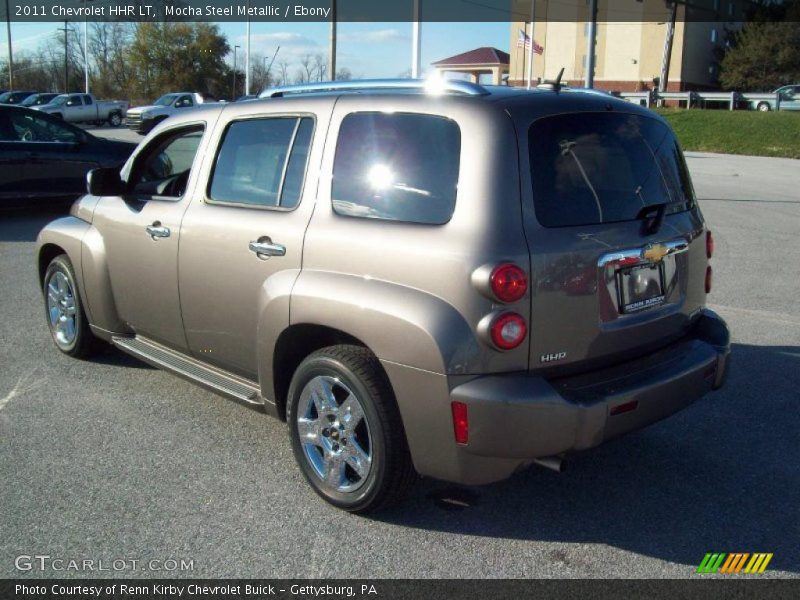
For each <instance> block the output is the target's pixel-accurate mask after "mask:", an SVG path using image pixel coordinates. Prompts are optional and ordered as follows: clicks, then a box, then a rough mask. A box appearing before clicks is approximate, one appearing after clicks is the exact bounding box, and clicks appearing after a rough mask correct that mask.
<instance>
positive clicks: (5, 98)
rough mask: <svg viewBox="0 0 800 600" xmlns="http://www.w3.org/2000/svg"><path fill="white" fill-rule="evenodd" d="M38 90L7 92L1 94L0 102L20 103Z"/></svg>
mask: <svg viewBox="0 0 800 600" xmlns="http://www.w3.org/2000/svg"><path fill="white" fill-rule="evenodd" d="M35 93H36V92H19V91H14V92H5V93H3V94H0V104H20V103H21V102H22V101H23V100H25V99H26V98H28V97H30V96H33V95H34V94H35Z"/></svg>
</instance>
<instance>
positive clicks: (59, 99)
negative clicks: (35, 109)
mask: <svg viewBox="0 0 800 600" xmlns="http://www.w3.org/2000/svg"><path fill="white" fill-rule="evenodd" d="M67 100H69V96H68V95H67V94H61V95H60V96H56V97H55V98H53V99H52V100H51V101H50V104H55V105H56V106H61V105H62V104H66V103H67Z"/></svg>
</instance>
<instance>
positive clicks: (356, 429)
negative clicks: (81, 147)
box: [38, 81, 730, 512]
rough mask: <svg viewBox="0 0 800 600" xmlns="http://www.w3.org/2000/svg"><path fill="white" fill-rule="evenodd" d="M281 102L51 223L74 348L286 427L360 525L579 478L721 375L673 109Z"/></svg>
mask: <svg viewBox="0 0 800 600" xmlns="http://www.w3.org/2000/svg"><path fill="white" fill-rule="evenodd" d="M262 96H263V98H262V99H260V100H254V101H251V102H242V103H235V104H219V105H210V106H208V107H205V108H198V109H191V110H187V111H184V113H182V114H180V115H177V116H175V117H173V118H171V119H168V120H167V121H165V122H163V123H161V124H159V125H158V126H157V127H156V128H155V129H154V130H153V131H152V132H151V133H150V134H149V135H148V136H147V138H145V140H144V141H143V142H142V143H141V144H140V145H139V147H138V149H137V150H136V151H135V153H134V154H133V155H132V157H131V158H130V159H129V160H128V162H127V163H126V164H125V166H124V168H123V169H122V170H121V172H120V171H119V170H115V169H98V170H95V171H93V172H92V173H91V174H90V176H89V178H88V195H86V196H84V197H83V198H81V199H80V200H78V201H77V202H76V204H75V205H74V206H73V208H72V211H71V215H70V216H68V217H65V218H62V219H58V220H56V221H54V222H52V223H50V224H49V225H48V226H47V227H46V228H45V229H44V230H43V231H42V232H41V234H40V236H39V240H38V269H39V276H40V280H41V285H42V290H43V292H44V298H45V304H46V316H47V323H48V325H49V327H50V331H51V332H52V336H53V339H54V341H55V343H56V345H57V347H58V348H59V349H60V350H61V351H62V352H65V353H66V354H69V355H72V356H75V357H85V356H88V355H89V353H90V352H91V351H92V350H93V349H95V348H96V346H97V343H98V342H99V341H105V342H108V343H111V344H113V345H115V346H117V347H118V348H120V349H121V350H123V351H125V352H127V353H130V354H132V355H133V356H136V357H138V358H140V359H142V360H144V361H146V362H148V363H150V364H152V365H155V366H157V367H160V368H163V369H167V370H169V371H172V372H174V373H175V374H177V375H180V376H182V377H184V378H186V379H189V380H191V381H193V382H195V383H198V384H200V385H202V386H205V387H206V388H208V389H211V390H213V391H215V392H217V393H219V394H221V395H223V396H226V397H229V398H232V399H236V400H238V401H241V402H245V403H251V404H257V405H259V406H261V407H263V409H264V410H265V411H266V412H267V413H269V414H270V415H273V416H276V417H278V418H281V419H285V420H286V421H287V423H288V431H289V438H290V440H291V444H292V447H293V450H294V454H295V457H296V459H297V462H298V465H299V467H300V469H301V470H302V472H303V474H304V475H305V477H306V479H307V480H308V482H309V483H310V485H311V486H312V487H313V488H314V490H315V491H316V492H317V493H318V494H320V495H321V496H322V497H323V498H325V499H326V500H327V501H329V502H331V503H332V504H334V505H336V506H339V507H341V508H344V509H347V510H350V511H353V512H366V511H370V510H374V509H378V508H380V507H383V506H385V505H387V504H388V503H390V502H392V501H394V500H396V499H397V498H399V497H401V495H402V492H403V491H404V490H405V489H406V488H407V487H408V486H409V484H410V483H411V482H412V481H413V480H414V478H415V476H416V474H421V475H424V476H428V477H434V478H439V479H443V480H447V481H452V482H459V483H463V484H484V483H489V482H493V481H498V480H501V479H504V478H507V477H509V476H510V475H511V474H513V473H514V472H516V471H518V470H519V469H521V468H523V467H526V466H528V465H530V464H532V463H538V464H540V465H543V466H550V467H554V468H559V467H560V465H561V461H562V458H563V456H564V455H566V454H568V453H570V452H574V451H577V450H583V449H586V448H590V447H593V446H596V445H598V444H600V443H602V442H604V441H605V440H608V439H610V438H612V437H615V436H618V435H621V434H623V433H626V432H629V431H633V430H637V429H640V428H642V427H644V426H645V425H648V424H650V423H653V422H655V421H658V420H660V419H662V418H664V417H666V416H668V415H670V414H672V413H674V412H676V411H678V410H680V409H682V408H684V407H686V406H687V405H689V404H691V403H692V402H694V401H695V400H697V399H699V398H701V397H702V396H704V395H705V394H706V393H707V392H709V391H711V390H714V389H717V388H719V387H720V386H721V385H722V384H723V382H724V379H725V374H726V367H727V358H728V355H729V347H730V341H729V334H728V329H727V327H726V325H725V323H724V321H723V320H722V319H721V318H720V317H719V316H718V315H716V314H715V313H714V312H712V311H711V310H709V309H707V308H706V307H705V304H706V295H707V294H708V293H709V291H710V289H711V284H712V278H711V267H710V266H709V259H710V258H711V256H712V254H713V249H714V242H713V238H712V236H711V233H710V232H709V231H708V229H707V228H706V226H705V223H704V221H703V217H702V215H701V213H700V209H699V207H698V205H697V202H696V200H695V196H694V192H693V189H692V184H691V181H690V178H689V173H688V171H687V168H686V164H685V162H684V158H683V155H682V152H681V150H680V148H679V146H678V144H677V142H676V139H675V137H674V135H673V133H672V131H671V130H670V128H669V126H668V125H667V124H666V123H665V121H664V120H663V119H662V118H660V117H659V116H658V115H656V114H654V113H653V112H651V111H649V110H646V109H644V108H641V107H639V106H635V105H633V104H630V103H627V102H624V101H621V100H618V99H616V98H613V97H611V96H609V95H606V94H601V93H597V92H592V91H580V90H566V89H560V88H559V86H558V85H551V86H549V87H548V88H547V89H536V90H532V91H525V90H514V89H511V88H507V87H483V86H478V85H474V84H468V83H466V82H440V84H439V85H438V86H437V87H436V89H432V88H431V87H430V86H429V85H427V84H423V83H420V82H414V81H410V82H409V81H407V82H397V81H388V82H380V81H376V82H371V83H368V82H351V83H336V84H318V85H317V86H316V87H315V86H314V85H309V86H305V87H290V88H278V89H275V90H272V91H267V92H265V93H264V94H262ZM167 401H168V400H166V399H164V402H167ZM265 443H266V441H265Z"/></svg>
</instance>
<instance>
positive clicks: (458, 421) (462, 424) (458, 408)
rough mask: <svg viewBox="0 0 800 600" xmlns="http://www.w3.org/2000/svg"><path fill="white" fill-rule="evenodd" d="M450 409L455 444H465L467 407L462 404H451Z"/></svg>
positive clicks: (466, 438)
mask: <svg viewBox="0 0 800 600" xmlns="http://www.w3.org/2000/svg"><path fill="white" fill-rule="evenodd" d="M450 409H451V410H452V411H453V434H454V435H455V437H456V442H457V443H459V444H466V443H467V442H468V441H469V417H468V415H467V405H466V404H464V403H463V402H451V403H450Z"/></svg>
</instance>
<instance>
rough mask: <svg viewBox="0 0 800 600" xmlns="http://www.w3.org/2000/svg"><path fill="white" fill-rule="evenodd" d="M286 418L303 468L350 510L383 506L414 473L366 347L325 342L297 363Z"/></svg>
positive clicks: (323, 492)
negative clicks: (328, 345) (326, 343)
mask: <svg viewBox="0 0 800 600" xmlns="http://www.w3.org/2000/svg"><path fill="white" fill-rule="evenodd" d="M287 421H288V424H289V437H290V439H291V443H292V450H293V451H294V455H295V459H296V460H297V463H298V465H299V466H300V469H301V471H302V472H303V475H304V476H305V478H306V480H307V481H308V482H309V484H311V487H312V488H313V489H314V491H315V492H317V494H319V495H320V496H321V497H322V498H324V499H325V500H326V501H328V502H330V503H331V504H333V505H334V506H337V507H339V508H342V509H344V510H347V511H349V512H353V513H367V512H371V511H375V510H379V509H381V508H385V507H387V506H388V505H389V504H391V503H394V502H396V501H398V500H400V499H401V498H402V497H403V496H404V494H405V492H406V491H407V490H408V489H409V487H410V485H411V483H412V482H413V480H414V478H415V473H414V468H413V465H412V463H411V456H410V454H409V451H408V444H407V443H406V437H405V431H404V429H403V423H402V421H401V419H400V413H399V410H398V409H397V404H396V402H395V399H394V394H393V393H392V390H391V387H390V385H389V382H388V381H387V380H386V376H385V374H384V373H383V370H382V369H381V366H380V363H379V362H378V359H377V358H376V357H375V356H374V355H373V354H372V353H371V352H370V351H369V350H367V349H366V348H363V347H360V346H350V345H342V346H331V347H328V348H323V349H322V350H319V351H317V352H314V353H313V354H311V355H310V356H308V357H307V358H306V359H305V360H304V361H303V362H302V363H300V366H299V367H298V368H297V370H296V371H295V373H294V376H293V377H292V383H291V385H290V387H289V396H288V401H287Z"/></svg>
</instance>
